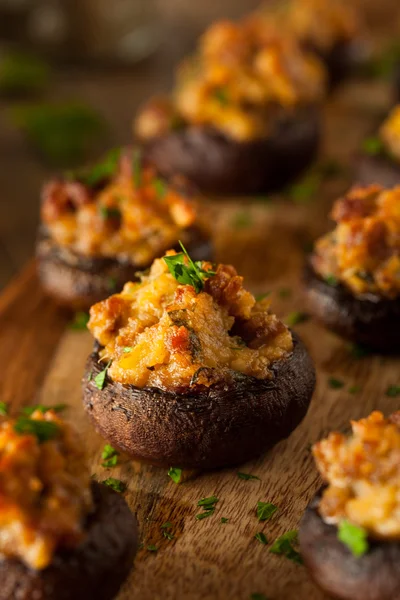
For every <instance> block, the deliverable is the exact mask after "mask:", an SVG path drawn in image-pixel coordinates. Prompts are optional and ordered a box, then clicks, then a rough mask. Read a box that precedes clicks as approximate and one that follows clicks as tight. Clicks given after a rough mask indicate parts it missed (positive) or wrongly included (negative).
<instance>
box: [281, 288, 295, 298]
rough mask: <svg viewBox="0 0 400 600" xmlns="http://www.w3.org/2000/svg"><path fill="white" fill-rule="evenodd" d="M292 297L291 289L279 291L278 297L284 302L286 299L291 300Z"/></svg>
mask: <svg viewBox="0 0 400 600" xmlns="http://www.w3.org/2000/svg"><path fill="white" fill-rule="evenodd" d="M291 295H292V290H291V289H290V288H281V289H280V290H279V291H278V296H279V298H282V300H284V299H285V298H290V297H291Z"/></svg>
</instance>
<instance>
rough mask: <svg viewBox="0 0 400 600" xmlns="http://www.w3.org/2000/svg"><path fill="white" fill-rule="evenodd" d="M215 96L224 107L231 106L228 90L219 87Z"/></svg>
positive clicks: (215, 91) (214, 93) (214, 92)
mask: <svg viewBox="0 0 400 600" xmlns="http://www.w3.org/2000/svg"><path fill="white" fill-rule="evenodd" d="M213 96H214V98H215V99H216V100H218V102H219V103H220V104H222V106H226V105H227V104H229V95H228V91H227V90H226V88H223V87H219V88H216V89H215V90H214V91H213Z"/></svg>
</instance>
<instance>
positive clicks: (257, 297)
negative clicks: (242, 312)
mask: <svg viewBox="0 0 400 600" xmlns="http://www.w3.org/2000/svg"><path fill="white" fill-rule="evenodd" d="M270 295H271V292H264V293H263V294H257V296H254V298H255V300H256V302H262V301H263V300H265V298H268V296H270Z"/></svg>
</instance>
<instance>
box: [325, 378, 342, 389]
mask: <svg viewBox="0 0 400 600" xmlns="http://www.w3.org/2000/svg"><path fill="white" fill-rule="evenodd" d="M328 385H329V387H330V388H332V389H333V390H340V389H341V388H342V387H344V381H342V380H341V379H336V377H329V379H328Z"/></svg>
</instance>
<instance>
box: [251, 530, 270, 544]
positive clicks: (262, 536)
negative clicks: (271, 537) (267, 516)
mask: <svg viewBox="0 0 400 600" xmlns="http://www.w3.org/2000/svg"><path fill="white" fill-rule="evenodd" d="M254 537H255V538H256V540H257V541H258V542H260V544H264V546H266V545H267V544H268V540H267V538H266V537H265V534H264V533H263V532H262V531H260V532H258V533H256V534H255V536H254Z"/></svg>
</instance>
